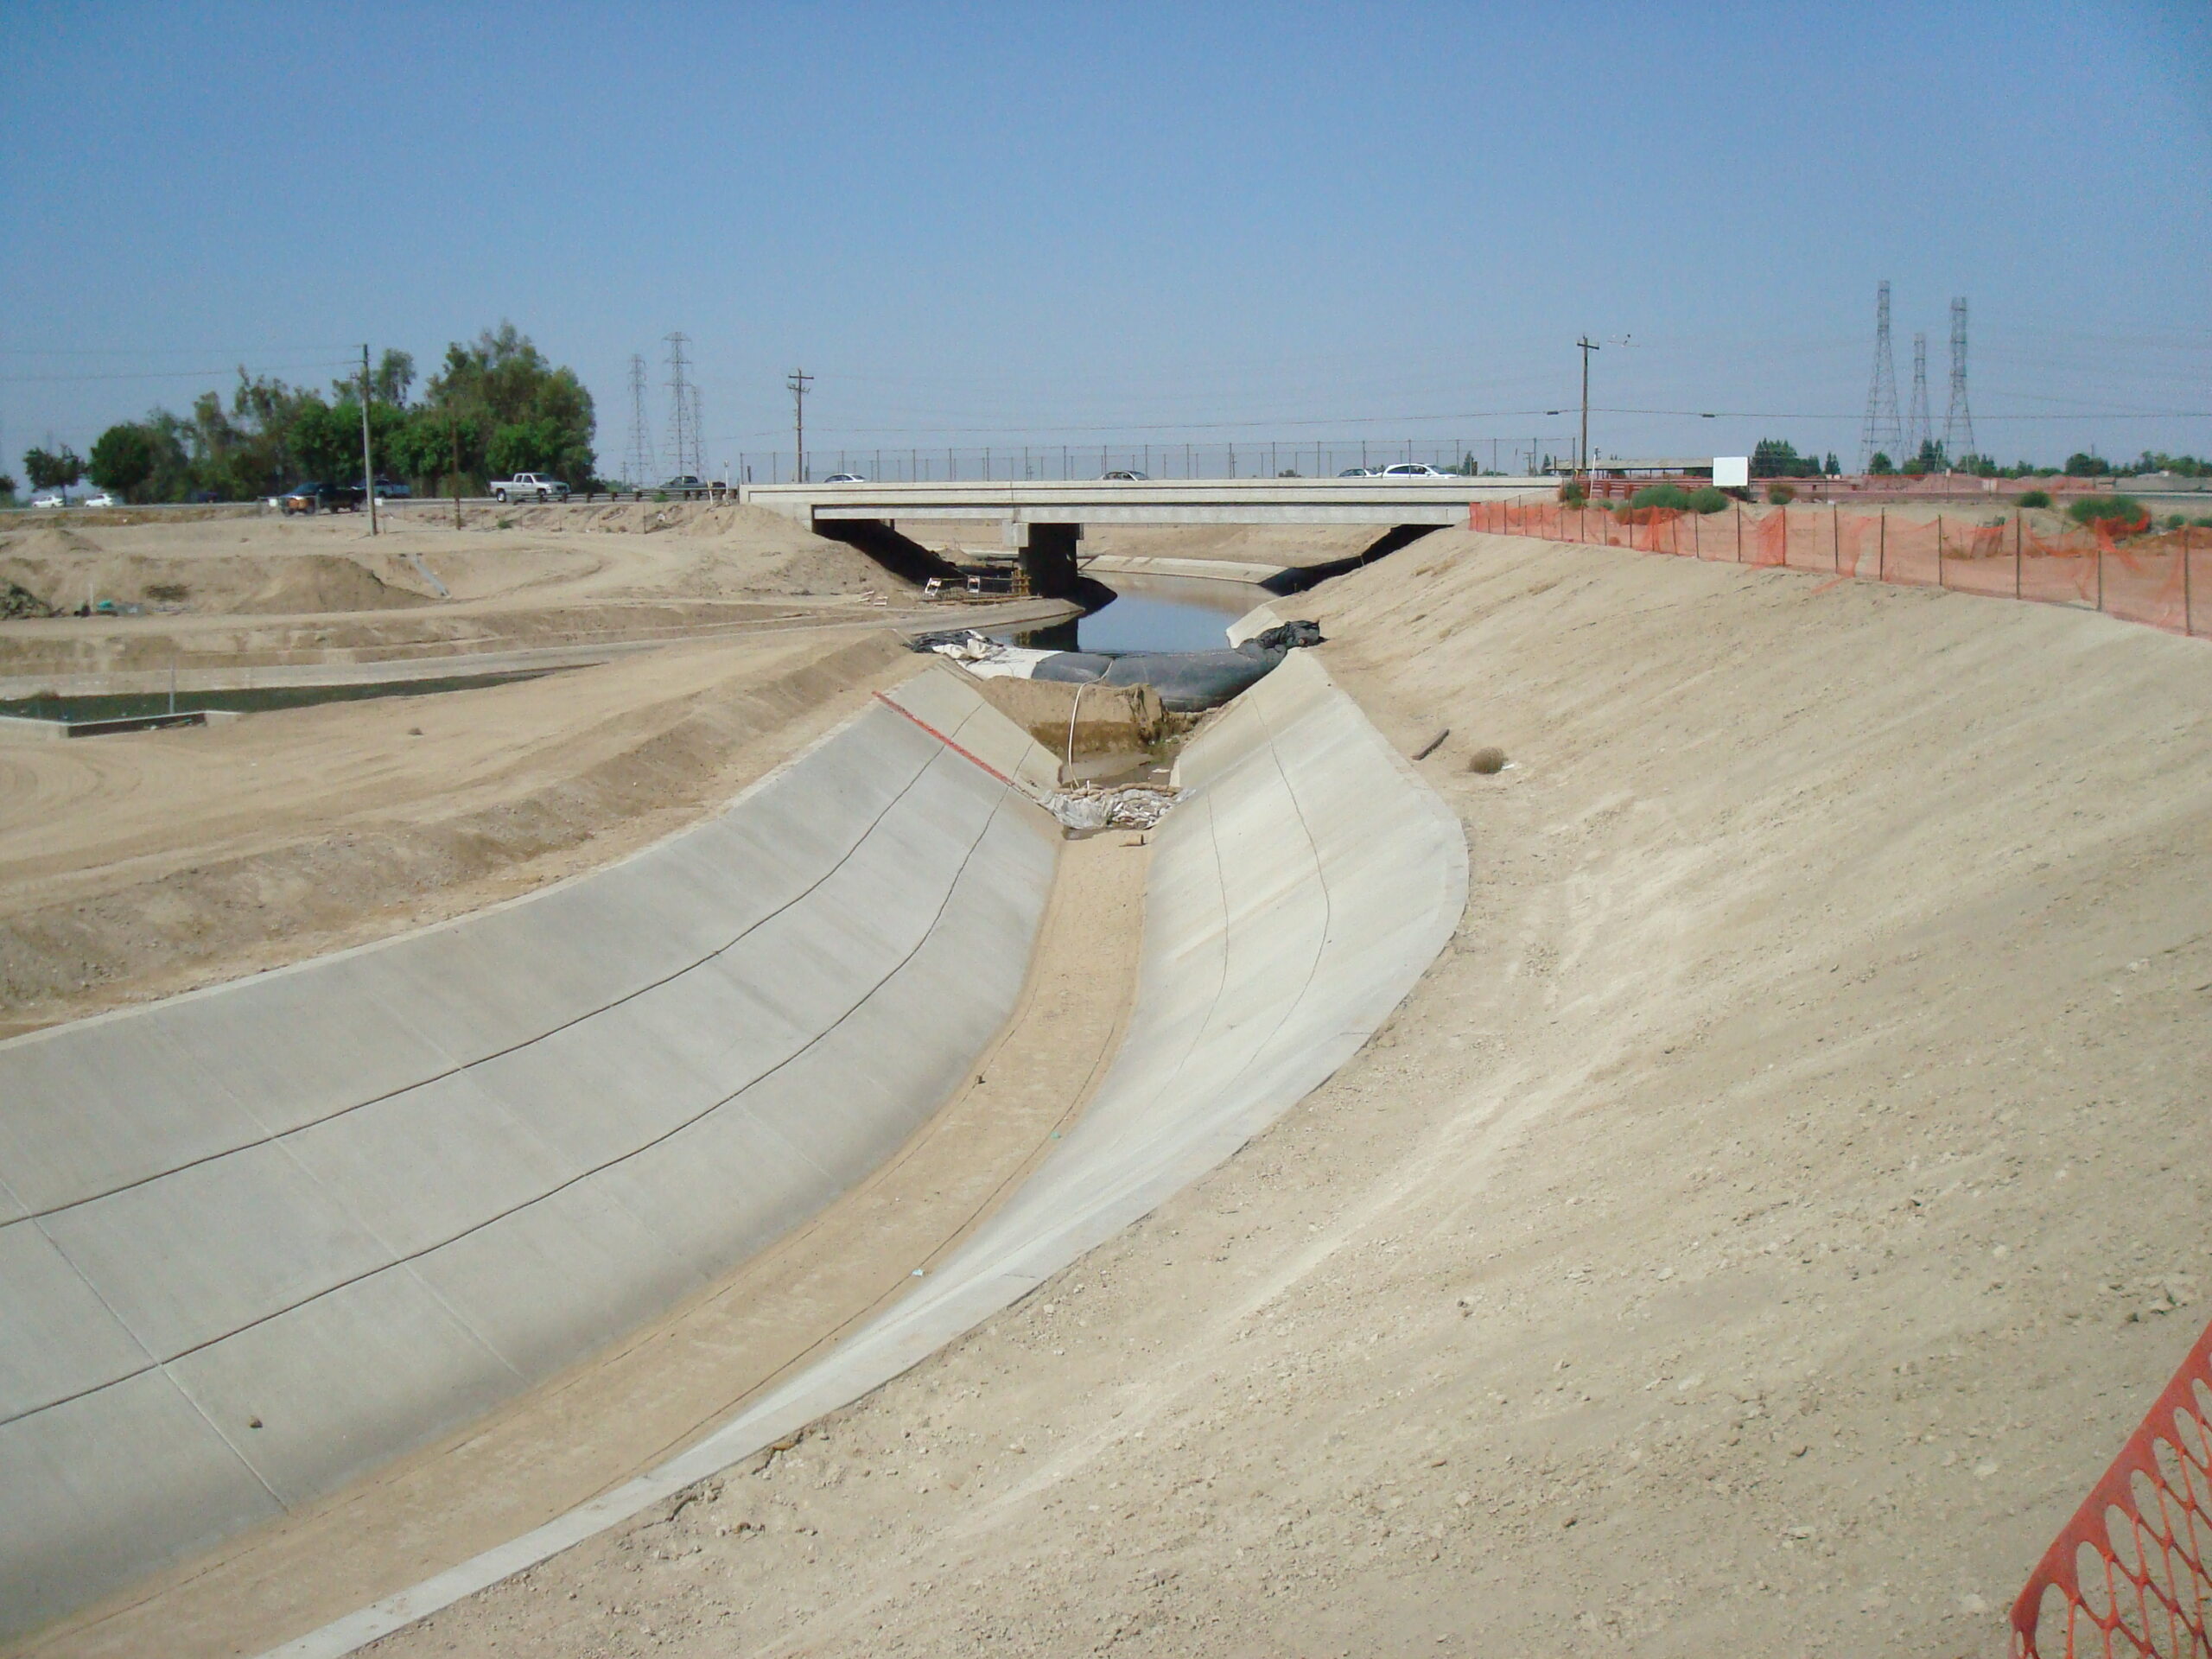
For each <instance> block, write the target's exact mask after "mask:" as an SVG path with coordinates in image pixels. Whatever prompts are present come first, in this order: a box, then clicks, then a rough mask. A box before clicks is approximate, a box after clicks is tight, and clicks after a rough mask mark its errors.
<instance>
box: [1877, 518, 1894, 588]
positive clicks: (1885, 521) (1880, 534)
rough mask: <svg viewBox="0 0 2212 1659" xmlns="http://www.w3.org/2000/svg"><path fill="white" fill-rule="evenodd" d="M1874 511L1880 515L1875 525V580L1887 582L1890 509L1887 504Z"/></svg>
mask: <svg viewBox="0 0 2212 1659" xmlns="http://www.w3.org/2000/svg"><path fill="white" fill-rule="evenodd" d="M1874 511H1875V512H1877V513H1878V515H1879V517H1878V518H1877V519H1876V520H1875V525H1874V548H1875V553H1874V569H1875V571H1876V575H1875V580H1876V581H1878V582H1887V581H1888V580H1889V579H1890V510H1889V509H1888V508H1887V507H1877V508H1875V509H1874Z"/></svg>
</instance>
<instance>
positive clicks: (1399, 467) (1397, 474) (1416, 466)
mask: <svg viewBox="0 0 2212 1659" xmlns="http://www.w3.org/2000/svg"><path fill="white" fill-rule="evenodd" d="M1376 476H1377V477H1380V478H1454V477H1457V476H1458V474H1454V473H1440V472H1438V471H1437V470H1436V468H1435V467H1431V466H1428V465H1427V463H1425V462H1422V461H1400V462H1398V463H1397V464H1396V465H1395V466H1394V467H1384V468H1383V470H1382V472H1381V473H1379V474H1376Z"/></svg>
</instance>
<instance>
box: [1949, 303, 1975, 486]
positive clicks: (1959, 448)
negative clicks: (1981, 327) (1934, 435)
mask: <svg viewBox="0 0 2212 1659" xmlns="http://www.w3.org/2000/svg"><path fill="white" fill-rule="evenodd" d="M1943 453H1944V454H1946V455H1948V457H1950V460H1951V464H1952V465H1953V466H1956V465H1957V464H1958V463H1959V462H1960V461H1963V460H1965V459H1966V458H1967V456H1968V455H1972V454H1980V451H1979V450H1977V449H1976V448H1974V410H1973V409H1972V408H1970V407H1969V406H1968V405H1967V302H1966V301H1965V300H1963V299H1956V300H1953V301H1952V302H1951V406H1950V408H1949V409H1948V410H1945V411H1944V413H1943Z"/></svg>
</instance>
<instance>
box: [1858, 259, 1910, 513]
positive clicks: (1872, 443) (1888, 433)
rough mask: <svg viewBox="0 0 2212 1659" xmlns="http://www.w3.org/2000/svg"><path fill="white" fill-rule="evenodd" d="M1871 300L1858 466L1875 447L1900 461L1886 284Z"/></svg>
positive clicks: (1863, 465) (1900, 436) (1868, 458)
mask: <svg viewBox="0 0 2212 1659" xmlns="http://www.w3.org/2000/svg"><path fill="white" fill-rule="evenodd" d="M1879 292H1880V297H1879V298H1878V299H1877V300H1876V301H1875V302H1874V382H1873V385H1871V386H1869V387H1868V388H1867V391H1866V425H1865V426H1863V427H1861V428H1860V429H1859V471H1860V472H1862V473H1863V472H1865V471H1866V464H1867V462H1869V461H1872V459H1873V458H1874V452H1875V451H1876V450H1877V449H1878V450H1880V451H1881V452H1882V453H1883V454H1885V455H1887V456H1889V458H1890V459H1891V461H1901V460H1903V459H1904V457H1903V456H1901V455H1899V454H1897V451H1898V450H1899V449H1901V448H1904V433H1903V431H1902V430H1900V429H1899V428H1898V425H1897V362H1896V359H1893V358H1892V357H1891V355H1890V285H1889V284H1888V283H1883V284H1882V286H1881V289H1880V290H1879Z"/></svg>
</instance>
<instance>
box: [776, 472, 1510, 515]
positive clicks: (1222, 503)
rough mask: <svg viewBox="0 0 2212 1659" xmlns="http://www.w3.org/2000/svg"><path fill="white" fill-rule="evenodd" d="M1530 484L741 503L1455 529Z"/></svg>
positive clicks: (872, 496) (1076, 486)
mask: <svg viewBox="0 0 2212 1659" xmlns="http://www.w3.org/2000/svg"><path fill="white" fill-rule="evenodd" d="M1553 487H1554V483H1553V480H1548V479H1535V478H1445V479H1390V478H1225V479H1177V480H1169V479H1153V480H1144V481H1142V482H1123V481H1121V480H1104V479H1086V480H1031V481H1026V482H1007V481H1004V480H1000V481H995V482H988V483H987V482H984V481H982V480H976V481H975V482H972V483H964V484H961V483H942V484H939V483H931V484H840V485H824V484H748V485H746V486H743V488H742V490H741V493H740V494H741V499H743V500H745V501H746V502H747V503H749V504H751V505H755V506H762V507H767V508H769V509H771V510H772V511H774V512H781V513H784V514H786V515H787V516H789V517H791V518H798V519H801V520H803V521H806V522H818V521H821V520H824V519H880V520H897V519H900V518H935V519H997V520H1001V521H1004V522H1009V523H1014V524H1463V523H1465V520H1466V517H1467V507H1468V505H1469V504H1470V503H1471V502H1474V501H1478V500H1501V499H1510V498H1512V497H1514V496H1517V495H1521V494H1523V493H1527V492H1529V491H1532V490H1543V491H1549V490H1550V489H1552V488H1553Z"/></svg>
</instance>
